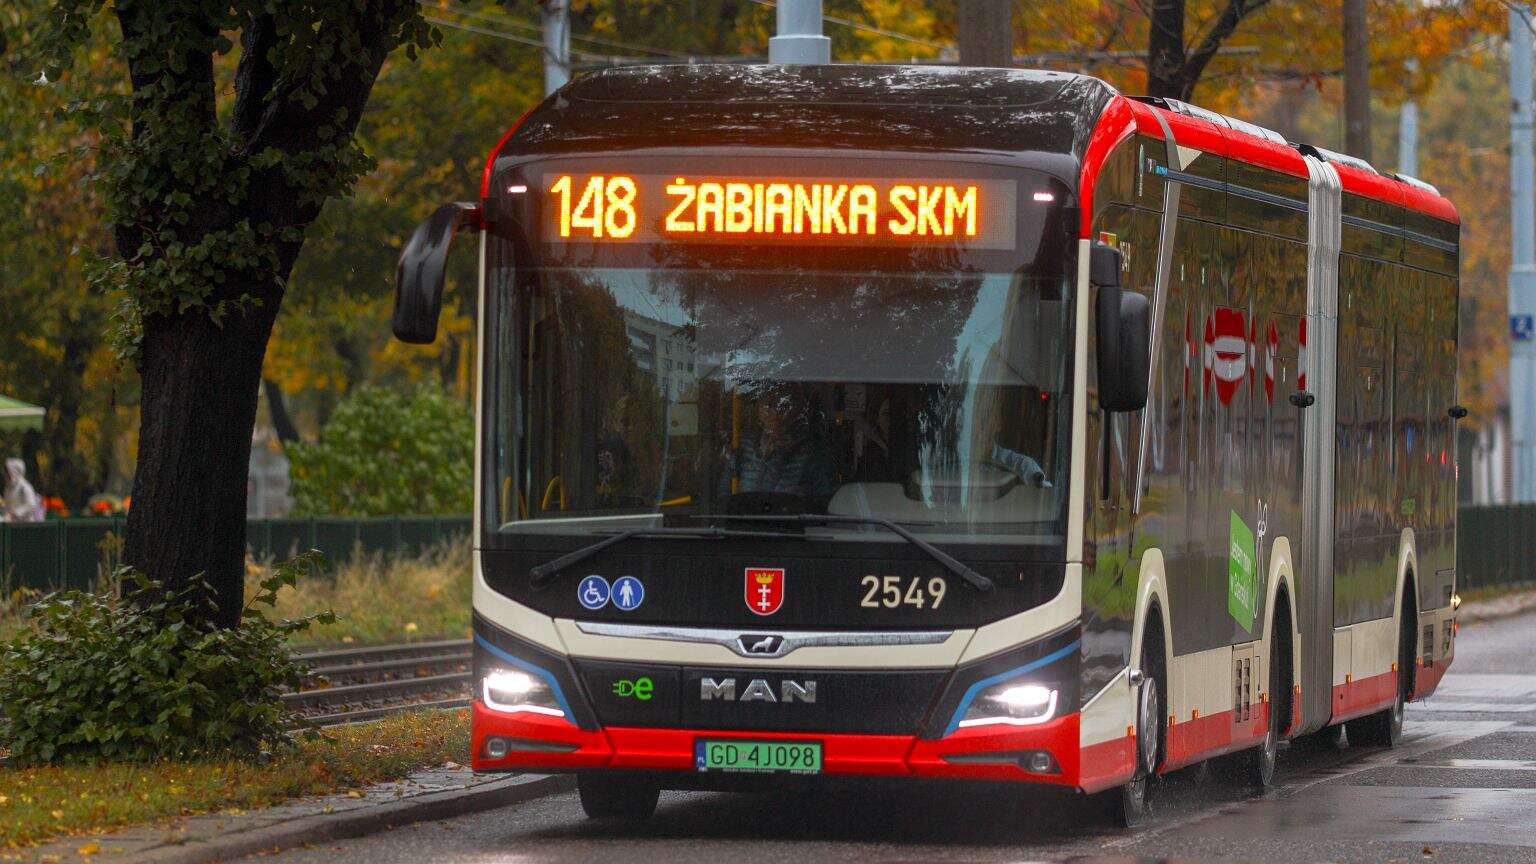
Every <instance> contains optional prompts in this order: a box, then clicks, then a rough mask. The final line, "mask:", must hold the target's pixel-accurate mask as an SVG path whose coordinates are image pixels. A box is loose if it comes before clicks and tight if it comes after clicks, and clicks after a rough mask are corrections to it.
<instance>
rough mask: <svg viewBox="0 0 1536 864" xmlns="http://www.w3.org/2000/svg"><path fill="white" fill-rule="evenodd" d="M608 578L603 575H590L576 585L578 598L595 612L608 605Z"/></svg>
mask: <svg viewBox="0 0 1536 864" xmlns="http://www.w3.org/2000/svg"><path fill="white" fill-rule="evenodd" d="M608 595H609V588H608V580H607V579H604V578H603V577H601V576H588V577H587V578H585V579H583V580H581V584H580V585H577V586H576V599H577V600H580V601H581V605H583V606H585V607H586V608H588V609H591V610H593V611H594V612H595V611H597V610H598V609H601V608H603V607H604V606H607V605H608Z"/></svg>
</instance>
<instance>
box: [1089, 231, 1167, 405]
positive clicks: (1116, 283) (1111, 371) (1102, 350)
mask: <svg viewBox="0 0 1536 864" xmlns="http://www.w3.org/2000/svg"><path fill="white" fill-rule="evenodd" d="M1090 255H1091V257H1090V258H1089V260H1088V279H1089V281H1091V282H1092V283H1093V284H1094V285H1095V286H1096V287H1097V288H1098V290H1099V296H1098V302H1097V306H1096V309H1095V311H1096V312H1097V318H1098V331H1097V335H1098V364H1099V407H1101V408H1103V409H1104V410H1105V411H1140V410H1141V409H1143V408H1145V407H1147V379H1148V376H1149V375H1150V373H1151V365H1152V357H1151V352H1150V350H1149V349H1150V345H1149V343H1148V338H1149V334H1150V332H1151V312H1150V308H1149V307H1150V304H1148V302H1147V298H1146V295H1144V294H1138V293H1136V292H1135V291H1126V290H1124V289H1123V288H1121V287H1120V270H1121V266H1122V261H1123V260H1124V259H1123V256H1122V255H1121V254H1120V250H1118V249H1116V248H1114V247H1113V246H1108V245H1106V244H1103V243H1095V244H1093V246H1092V247H1091V252H1090Z"/></svg>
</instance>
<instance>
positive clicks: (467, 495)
mask: <svg viewBox="0 0 1536 864" xmlns="http://www.w3.org/2000/svg"><path fill="white" fill-rule="evenodd" d="M287 452H288V459H289V461H290V462H291V463H292V472H291V473H292V477H293V485H292V487H291V491H292V494H293V500H294V512H295V513H296V514H298V515H302V516H387V515H393V514H399V513H410V514H420V515H455V514H460V513H468V512H469V510H470V507H471V506H472V502H473V496H474V493H473V489H474V473H473V472H474V462H475V418H474V413H473V412H472V411H471V410H470V409H469V408H467V407H465V406H464V405H463V404H462V403H460V402H458V401H457V400H455V399H453V398H452V397H450V396H448V395H447V394H446V393H443V392H442V391H441V390H438V389H436V388H425V389H422V390H419V391H417V392H416V393H414V394H401V393H396V392H393V391H389V390H384V389H382V388H379V387H371V386H364V387H359V388H358V389H357V390H354V391H353V392H352V393H351V394H349V395H348V396H347V398H346V399H344V400H342V403H341V405H340V406H338V407H337V409H336V413H335V415H334V416H332V418H331V421H330V422H329V423H327V424H326V427H325V431H324V432H322V433H321V437H320V441H319V443H316V444H302V443H293V444H290V445H288V450H287Z"/></svg>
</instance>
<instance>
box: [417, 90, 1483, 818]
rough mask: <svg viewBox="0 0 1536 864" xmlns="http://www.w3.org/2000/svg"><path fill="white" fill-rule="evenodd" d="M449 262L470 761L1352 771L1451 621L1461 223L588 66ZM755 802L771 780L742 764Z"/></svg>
mask: <svg viewBox="0 0 1536 864" xmlns="http://www.w3.org/2000/svg"><path fill="white" fill-rule="evenodd" d="M459 231H473V232H475V233H476V234H477V235H478V239H479V250H480V252H479V254H480V284H479V310H480V317H479V322H480V339H479V355H480V356H479V370H480V378H479V380H480V390H479V397H478V398H479V405H478V411H477V417H478V429H479V432H478V435H479V439H478V447H477V472H476V485H475V501H476V510H475V517H476V534H475V555H474V561H475V573H474V612H475V619H474V644H475V681H476V685H475V686H476V690H475V699H474V708H473V747H474V766H475V768H476V769H477V770H484V771H499V770H538V771H569V772H575V773H576V774H577V779H578V786H579V790H580V797H581V801H582V804H583V806H584V807H585V809H586V811H587V812H588V813H589V814H590V815H593V816H602V817H631V818H639V817H644V816H647V815H649V814H650V813H651V812H652V811H653V810H654V808H655V806H656V802H657V794H658V790H660V789H664V788H706V789H738V788H740V789H750V788H760V787H761V786H763V785H764V784H783V783H791V782H802V781H806V780H808V779H809V778H815V777H825V776H828V775H859V776H868V777H875V776H879V777H888V778H901V777H904V778H950V779H956V780H984V781H1017V782H1021V783H1034V784H1044V785H1052V786H1057V787H1062V788H1065V789H1069V790H1077V791H1080V792H1082V793H1089V794H1099V795H1101V798H1100V800H1102V801H1105V802H1107V803H1108V804H1109V806H1110V809H1111V812H1114V813H1116V814H1117V815H1118V816H1120V817H1123V818H1124V819H1126V820H1127V821H1130V822H1135V821H1137V820H1140V819H1142V818H1144V816H1145V814H1146V813H1147V812H1148V789H1149V780H1150V779H1151V778H1153V777H1155V776H1156V775H1158V774H1161V773H1163V772H1167V771H1171V770H1174V769H1177V768H1180V767H1183V766H1187V765H1192V764H1195V763H1198V762H1201V761H1204V760H1209V759H1213V758H1217V757H1221V759H1222V761H1223V762H1224V763H1226V764H1227V765H1228V766H1229V767H1231V768H1232V769H1233V770H1234V771H1236V772H1237V773H1238V774H1239V775H1240V776H1241V777H1243V778H1246V782H1249V783H1251V784H1255V785H1261V786H1262V785H1267V784H1269V783H1270V782H1271V781H1272V778H1273V774H1274V767H1275V758H1276V751H1277V749H1278V747H1279V744H1280V742H1281V741H1283V740H1285V739H1287V738H1293V737H1295V736H1298V735H1303V734H1309V733H1322V734H1326V735H1335V734H1337V733H1338V732H1339V731H1340V729H1339V727H1340V726H1341V725H1347V729H1348V737H1349V740H1350V741H1351V742H1353V743H1356V744H1361V743H1363V744H1368V745H1387V746H1390V745H1391V744H1393V743H1394V742H1395V741H1396V740H1397V738H1398V736H1399V735H1400V732H1401V729H1402V722H1403V704H1404V703H1405V702H1408V701H1410V700H1413V699H1418V698H1422V697H1424V696H1425V695H1427V694H1429V693H1430V692H1431V691H1432V690H1434V688H1435V686H1436V685H1437V683H1438V681H1439V679H1440V676H1441V675H1442V674H1443V673H1444V672H1445V669H1446V667H1447V665H1448V663H1449V662H1450V659H1451V656H1452V642H1453V637H1454V634H1455V626H1454V620H1453V609H1454V605H1455V599H1454V592H1455V590H1456V576H1455V569H1454V566H1455V565H1454V561H1455V554H1454V553H1455V527H1456V487H1455V464H1456V463H1455V458H1454V449H1453V448H1454V443H1453V442H1454V436H1453V426H1454V420H1455V419H1456V418H1458V417H1459V416H1461V415H1462V414H1464V413H1465V412H1464V411H1463V410H1462V409H1461V408H1459V407H1458V406H1457V405H1456V392H1455V370H1456V339H1457V290H1458V289H1457V257H1458V219H1457V215H1456V211H1455V209H1454V208H1453V207H1452V206H1451V204H1450V203H1449V202H1448V201H1446V200H1445V199H1444V198H1442V197H1441V196H1440V195H1439V194H1438V193H1437V192H1436V191H1435V190H1434V189H1433V188H1432V187H1431V186H1429V185H1428V184H1426V183H1423V182H1421V181H1418V180H1415V179H1412V178H1409V177H1402V176H1394V175H1390V174H1384V173H1381V172H1379V171H1377V170H1375V169H1373V168H1372V167H1371V166H1370V165H1368V164H1366V163H1364V162H1362V161H1359V160H1356V159H1351V158H1349V157H1345V156H1342V155H1339V154H1335V153H1330V152H1327V151H1324V150H1321V149H1317V148H1314V147H1310V146H1305V145H1300V146H1293V145H1291V144H1288V143H1287V142H1286V141H1285V140H1284V139H1283V138H1282V137H1281V136H1280V135H1278V134H1276V133H1274V132H1271V131H1269V130H1266V129H1262V128H1260V127H1257V126H1254V125H1252V124H1249V123H1245V122H1242V121H1239V120H1234V119H1231V118H1228V117H1224V116H1221V115H1218V114H1213V113H1210V112H1207V111H1204V110H1201V109H1198V108H1195V107H1192V106H1189V105H1184V104H1181V103H1177V102H1173V101H1165V100H1156V99H1135V98H1128V97H1126V96H1123V95H1120V94H1119V93H1117V92H1116V91H1115V90H1114V89H1113V88H1111V87H1110V86H1108V85H1106V84H1105V83H1103V82H1101V81H1099V80H1096V79H1094V78H1089V77H1084V76H1078V75H1069V74H1062V73H1055V72H1026V71H1013V70H982V69H953V68H950V69H941V68H918V67H871V66H803V67H796V66H670V67H647V68H630V69H624V70H612V71H604V72H599V73H594V74H590V75H586V76H583V77H581V78H580V79H578V80H576V81H574V82H573V83H571V84H570V85H568V86H567V87H564V88H562V89H561V90H560V91H559V92H557V93H555V94H554V95H553V96H551V97H550V98H548V99H546V100H545V101H544V102H543V103H542V104H540V105H539V106H537V107H536V108H535V109H533V110H532V111H531V112H529V113H528V114H527V115H525V116H524V117H523V118H522V119H521V120H520V121H518V123H517V124H516V125H515V126H513V128H512V129H511V130H510V131H509V132H508V133H507V135H506V137H505V138H504V139H503V140H502V141H501V142H500V143H499V144H498V145H497V146H496V149H495V150H493V151H492V153H491V156H490V159H489V161H488V162H487V164H486V168H485V177H484V184H483V186H482V188H481V190H480V200H479V201H478V202H476V203H473V204H453V205H448V206H446V207H443V208H441V209H440V210H438V211H437V212H436V213H435V214H434V215H433V216H432V217H431V218H430V219H429V220H428V221H427V222H425V223H423V225H422V226H421V227H419V228H418V229H417V231H416V233H415V234H414V235H413V236H412V237H411V239H410V241H409V243H408V245H407V247H406V249H405V251H404V252H403V253H402V256H401V264H400V280H399V283H400V284H399V294H398V297H397V304H396V310H395V317H394V328H395V332H396V334H397V335H398V336H399V337H400V338H402V339H405V340H407V341H412V342H428V341H431V340H432V339H433V337H434V334H435V330H436V327H437V317H438V312H439V308H440V303H441V294H442V291H443V270H444V260H445V256H446V254H447V251H448V246H449V241H450V240H451V239H452V237H453V235H454V234H455V233H456V232H459ZM765 775H766V776H765Z"/></svg>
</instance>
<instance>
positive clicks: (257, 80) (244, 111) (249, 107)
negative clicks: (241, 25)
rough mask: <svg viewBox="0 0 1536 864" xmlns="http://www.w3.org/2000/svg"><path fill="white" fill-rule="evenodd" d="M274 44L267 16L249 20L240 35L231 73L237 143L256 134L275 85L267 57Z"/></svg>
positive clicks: (274, 35) (274, 27) (273, 26)
mask: <svg viewBox="0 0 1536 864" xmlns="http://www.w3.org/2000/svg"><path fill="white" fill-rule="evenodd" d="M276 44H277V22H276V21H274V20H273V18H272V16H271V15H270V14H262V15H258V16H256V17H255V18H254V19H252V20H251V21H250V22H249V23H248V24H247V25H246V26H245V29H244V30H243V31H242V32H241V34H240V67H239V68H238V69H236V70H235V113H234V120H233V128H234V133H235V138H236V140H237V141H240V142H244V141H248V140H250V137H251V136H252V135H254V134H255V133H256V129H257V127H258V125H259V124H260V122H261V115H262V112H263V111H264V110H265V109H266V107H267V101H268V100H269V99H270V98H271V96H272V88H273V86H274V85H275V84H276V83H277V69H276V68H274V67H273V66H272V58H271V57H270V56H268V52H270V51H271V50H272V48H273V46H275V45H276Z"/></svg>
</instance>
